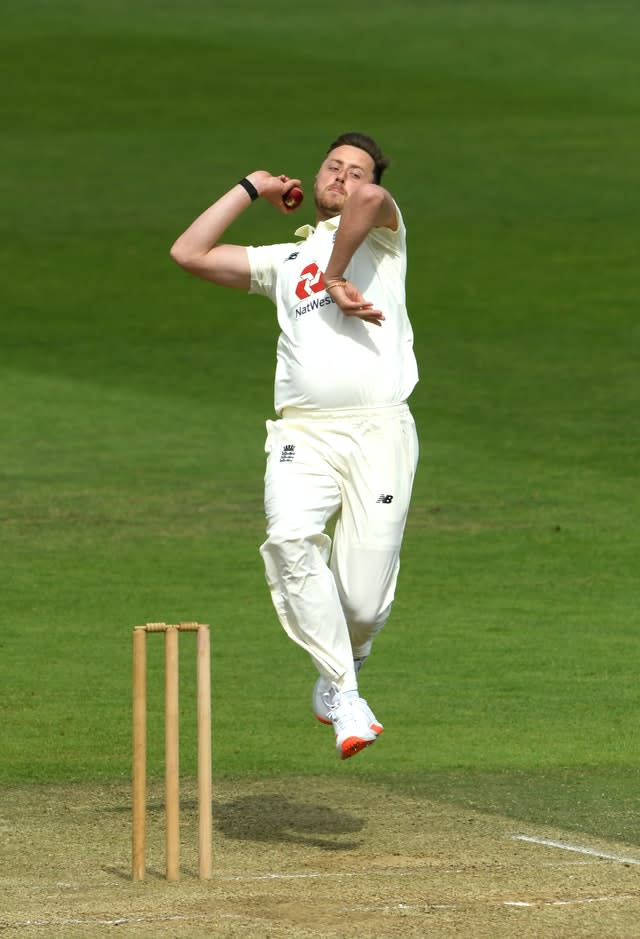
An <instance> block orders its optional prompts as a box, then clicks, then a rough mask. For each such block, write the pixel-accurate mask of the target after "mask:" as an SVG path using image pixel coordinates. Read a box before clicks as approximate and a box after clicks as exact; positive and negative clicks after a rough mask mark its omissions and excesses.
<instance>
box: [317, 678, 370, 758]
mask: <svg viewBox="0 0 640 939" xmlns="http://www.w3.org/2000/svg"><path fill="white" fill-rule="evenodd" d="M324 702H325V704H326V706H327V710H328V713H329V717H330V718H331V723H332V725H333V730H334V733H335V735H336V750H337V751H338V754H339V755H340V759H341V760H347V759H348V758H349V757H350V756H355V754H356V753H359V752H360V750H364V748H365V747H368V746H370V745H371V744H372V743H375V741H376V739H377V736H378V735H377V734H376V732H375V731H374V730H372V729H371V727H369V721H368V715H367V714H366V712H365V710H364V709H363V708H362V706H361V705H362V699H361V698H359V697H358V696H357V694H355V693H354V694H353V695H348V694H347V695H344V694H341V693H340V692H339V691H338V689H337V687H336V686H335V685H334V684H332V685H330V687H329V690H328V691H326V692H325V695H324Z"/></svg>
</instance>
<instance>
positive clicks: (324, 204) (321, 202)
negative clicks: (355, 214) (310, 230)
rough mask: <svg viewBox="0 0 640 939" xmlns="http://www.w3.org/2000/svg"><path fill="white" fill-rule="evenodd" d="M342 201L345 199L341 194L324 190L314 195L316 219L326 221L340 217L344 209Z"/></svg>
mask: <svg viewBox="0 0 640 939" xmlns="http://www.w3.org/2000/svg"><path fill="white" fill-rule="evenodd" d="M344 200H345V197H344V196H343V195H342V194H341V193H337V192H329V191H328V190H326V189H325V190H324V191H323V192H320V193H316V198H315V202H316V209H317V211H318V218H320V219H324V220H326V219H328V218H333V217H334V215H340V213H341V212H342V209H343V208H344Z"/></svg>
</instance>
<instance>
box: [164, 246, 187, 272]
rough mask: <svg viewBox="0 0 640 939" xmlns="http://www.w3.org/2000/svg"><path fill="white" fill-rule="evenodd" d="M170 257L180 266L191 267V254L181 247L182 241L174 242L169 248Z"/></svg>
mask: <svg viewBox="0 0 640 939" xmlns="http://www.w3.org/2000/svg"><path fill="white" fill-rule="evenodd" d="M169 257H170V258H171V260H172V261H175V263H176V264H177V265H179V267H184V268H188V267H189V256H188V255H187V253H186V252H185V250H184V249H183V248H181V247H180V243H179V242H178V241H176V242H175V243H174V244H172V245H171V247H170V248H169Z"/></svg>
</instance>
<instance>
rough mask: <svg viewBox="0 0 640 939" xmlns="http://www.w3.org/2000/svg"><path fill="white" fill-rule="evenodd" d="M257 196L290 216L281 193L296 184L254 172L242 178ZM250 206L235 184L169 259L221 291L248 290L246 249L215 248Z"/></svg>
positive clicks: (182, 237)
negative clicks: (229, 288) (209, 281)
mask: <svg viewBox="0 0 640 939" xmlns="http://www.w3.org/2000/svg"><path fill="white" fill-rule="evenodd" d="M246 179H247V180H248V182H249V183H251V185H252V186H253V187H254V189H255V190H256V192H257V193H258V195H259V196H260V197H262V198H264V199H266V200H267V201H268V202H271V203H272V205H275V206H276V208H278V209H279V210H280V211H281V212H283V214H285V215H289V214H291V212H292V211H295V210H292V209H287V208H286V206H285V205H284V203H283V201H282V197H283V195H284V193H285V192H286V191H287V190H288V189H291V187H292V185H299V184H300V180H292V179H289V178H288V177H287V176H272V175H271V173H267V172H266V171H265V170H256V171H255V172H254V173H251V174H250V175H249V176H247V177H246ZM250 204H251V196H250V195H249V193H248V192H247V190H246V189H245V188H244V187H243V186H241V185H240V183H238V184H237V185H236V186H233V188H232V189H230V190H229V191H228V192H226V193H225V194H224V195H223V196H221V197H220V198H219V199H218V200H217V201H216V202H214V203H213V205H211V206H209V208H208V209H205V211H204V212H203V213H202V214H201V215H199V216H198V218H196V219H195V221H193V222H192V223H191V225H189V227H188V228H187V230H186V231H184V232H183V233H182V235H180V237H179V238H178V239H177V240H176V242H175V243H174V244H173V246H172V248H171V252H170V253H171V257H172V258H173V260H174V261H175V262H176V264H179V265H180V267H183V268H184V269H185V270H187V271H189V272H190V273H191V274H195V275H196V277H203V278H204V279H205V280H211V281H213V283H215V284H220V285H221V286H223V287H237V288H238V289H239V290H248V289H249V287H250V286H251V268H250V266H249V256H248V253H247V249H246V248H245V247H244V246H243V245H227V244H219V240H220V238H221V237H222V235H223V234H224V233H225V231H226V230H227V229H228V228H229V226H230V225H231V224H232V223H233V222H234V221H235V220H236V219H237V218H238V216H239V215H240V214H241V213H242V212H244V210H245V209H246V208H247V207H248V206H249V205H250Z"/></svg>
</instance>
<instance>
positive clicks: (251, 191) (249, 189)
mask: <svg viewBox="0 0 640 939" xmlns="http://www.w3.org/2000/svg"><path fill="white" fill-rule="evenodd" d="M238 185H239V186H242V188H243V189H244V191H245V192H246V193H247V195H248V196H249V198H250V199H251V201H252V202H255V201H256V199H257V198H259V196H260V193H259V192H258V190H257V189H256V187H255V186H254V185H253V183H252V182H251V180H250V179H247V177H246V176H243V178H242V179H241V180H240V181H239V182H238Z"/></svg>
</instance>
